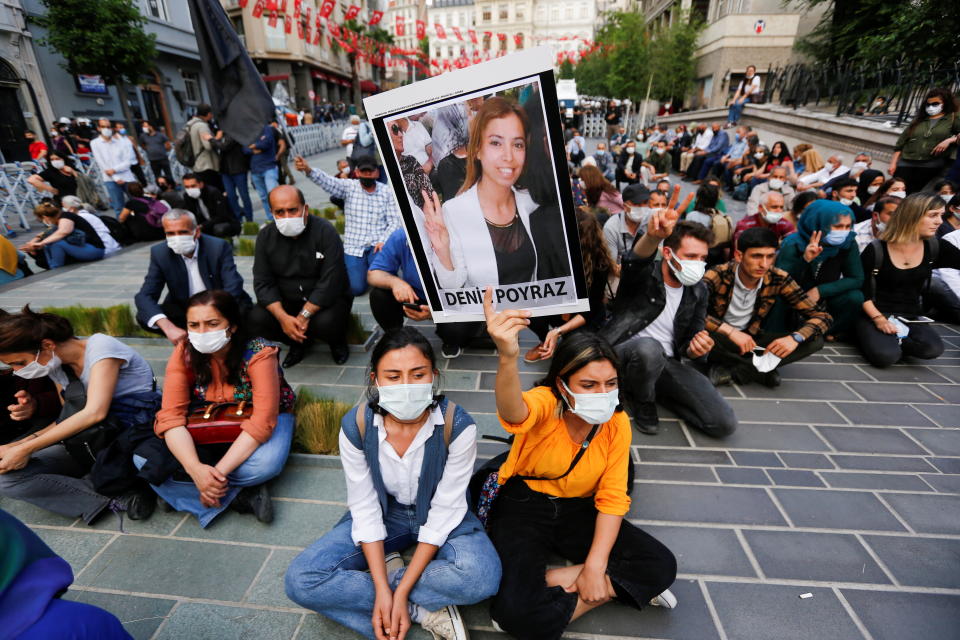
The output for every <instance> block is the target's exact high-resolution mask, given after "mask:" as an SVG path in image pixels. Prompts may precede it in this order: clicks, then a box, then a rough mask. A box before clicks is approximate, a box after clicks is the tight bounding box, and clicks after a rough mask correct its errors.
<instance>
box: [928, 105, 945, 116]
mask: <svg viewBox="0 0 960 640" xmlns="http://www.w3.org/2000/svg"><path fill="white" fill-rule="evenodd" d="M941 111H943V105H942V104H928V105H927V115H928V116H935V115H937V114H939V113H940V112H941Z"/></svg>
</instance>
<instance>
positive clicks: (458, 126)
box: [431, 111, 470, 202]
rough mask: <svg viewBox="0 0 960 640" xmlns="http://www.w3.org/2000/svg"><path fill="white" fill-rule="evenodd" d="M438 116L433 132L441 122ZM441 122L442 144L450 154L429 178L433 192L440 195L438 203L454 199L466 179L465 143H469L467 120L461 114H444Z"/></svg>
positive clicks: (438, 164)
mask: <svg viewBox="0 0 960 640" xmlns="http://www.w3.org/2000/svg"><path fill="white" fill-rule="evenodd" d="M440 116H441V114H440V113H438V114H437V124H435V125H434V132H436V130H437V126H438V125H439V123H440V122H441V117H440ZM443 122H444V123H445V125H444V126H445V131H446V137H445V139H444V144H445V145H446V146H449V147H450V152H449V153H448V154H446V155H445V156H442V157H441V159H440V160H439V161H438V162H437V170H436V171H434V173H433V176H432V178H431V179H432V181H433V188H434V190H435V191H436V192H437V193H438V194H439V195H440V202H446V201H447V200H451V199H453V198H455V197H456V195H457V193H458V192H459V191H460V187H461V186H463V181H464V180H466V178H467V143H468V142H469V141H470V131H469V129H468V126H467V119H466V116H465V115H462V114H461V112H459V111H453V112H449V113H446V112H445V113H444V114H443ZM435 144H436V143H435Z"/></svg>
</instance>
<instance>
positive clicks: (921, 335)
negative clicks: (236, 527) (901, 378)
mask: <svg viewBox="0 0 960 640" xmlns="http://www.w3.org/2000/svg"><path fill="white" fill-rule="evenodd" d="M907 326H908V327H910V333H909V334H908V335H907V337H906V338H904V339H903V340H900V339H899V338H897V336H896V334H894V335H889V334H886V333H883V332H881V331H880V330H879V329H877V326H876V325H875V324H873V320H871V319H870V318H868V317H867V316H866V315H861V316H860V317H859V318H857V324H856V327H857V329H856V334H857V336H858V337H859V338H860V351H861V352H862V353H863V357H864V358H866V359H867V361H868V362H869V363H870V364H872V365H873V366H875V367H881V368H883V367H889V366H890V365H892V364H894V363H896V362H897V361H899V360H900V358H902V357H903V356H913V357H914V358H921V359H923V360H932V359H933V358H937V357H939V356H940V354H942V353H943V340H942V339H941V338H940V335H939V334H938V333H937V332H936V331H935V330H934V328H933V327H931V326H930V325H929V324H909V325H907Z"/></svg>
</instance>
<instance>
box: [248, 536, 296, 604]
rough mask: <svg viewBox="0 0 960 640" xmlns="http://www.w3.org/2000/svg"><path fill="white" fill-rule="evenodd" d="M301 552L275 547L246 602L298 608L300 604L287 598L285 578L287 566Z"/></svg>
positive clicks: (252, 586) (251, 588)
mask: <svg viewBox="0 0 960 640" xmlns="http://www.w3.org/2000/svg"><path fill="white" fill-rule="evenodd" d="M299 554H300V552H299V551H291V550H288V549H274V550H273V553H272V554H271V555H270V558H269V559H268V560H267V563H266V564H265V565H264V566H263V569H262V570H261V571H260V575H259V576H257V579H256V580H255V581H254V583H253V585H251V586H250V591H249V592H248V594H247V598H246V600H245V602H247V603H249V604H256V605H265V606H269V607H290V608H298V607H299V605H297V604H296V603H294V602H293V601H292V600H290V599H289V598H287V593H286V590H285V588H284V585H283V578H284V576H285V575H286V574H287V567H289V566H290V563H291V562H293V559H294V558H296V557H297V555H299Z"/></svg>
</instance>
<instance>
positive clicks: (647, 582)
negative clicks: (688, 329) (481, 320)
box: [484, 291, 677, 639]
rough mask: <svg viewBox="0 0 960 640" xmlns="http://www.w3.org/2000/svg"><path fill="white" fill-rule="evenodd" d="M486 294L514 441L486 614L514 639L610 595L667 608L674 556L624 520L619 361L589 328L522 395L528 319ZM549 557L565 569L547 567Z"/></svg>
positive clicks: (569, 340) (503, 410) (547, 631)
mask: <svg viewBox="0 0 960 640" xmlns="http://www.w3.org/2000/svg"><path fill="white" fill-rule="evenodd" d="M491 297H492V294H491V291H487V295H486V299H485V304H484V310H485V313H486V316H487V331H488V332H489V333H490V336H491V337H492V338H493V340H494V342H495V343H496V345H497V352H498V353H499V357H500V362H499V366H498V368H497V379H496V387H495V392H496V399H497V413H498V415H499V417H500V424H502V425H503V427H504V428H505V429H506V430H507V431H509V432H510V433H512V434H514V436H515V439H514V442H513V445H512V447H511V449H510V453H509V456H508V457H507V460H506V461H505V462H504V464H503V465H502V466H501V467H500V469H499V472H498V479H497V482H498V483H499V485H500V492H499V495H498V497H497V499H496V502H495V504H494V507H493V512H492V513H491V518H490V521H489V525H490V539H491V540H492V541H493V544H494V546H495V547H496V549H497V552H498V553H499V554H500V561H501V563H502V564H503V577H502V579H501V581H500V592H499V593H498V594H497V595H496V596H495V597H494V600H493V605H492V609H491V615H492V617H493V619H494V620H495V621H496V622H497V623H498V624H499V625H500V626H501V627H502V628H503V630H504V631H506V632H507V633H509V634H511V635H513V636H515V637H517V638H521V639H527V638H531V639H532V638H537V639H541V638H542V639H548V638H550V639H552V638H559V637H560V636H561V635H562V634H563V632H564V630H565V629H566V627H567V625H568V624H570V622H571V621H573V620H575V619H577V618H578V617H580V616H582V615H583V614H584V613H586V612H587V611H590V610H591V609H594V608H596V607H598V606H600V605H602V604H604V603H605V602H608V601H610V600H619V601H620V602H621V603H622V604H626V605H629V606H633V607H635V608H637V609H640V608H641V607H643V606H646V604H647V603H648V602H649V603H650V604H654V605H658V606H666V607H670V608H672V607H673V606H675V605H676V598H674V596H673V594H671V593H670V592H669V591H668V590H667V587H669V586H670V585H671V584H672V583H673V580H674V578H675V577H676V572H677V563H676V560H675V559H674V557H673V554H672V553H671V552H670V550H669V549H667V548H666V547H665V546H664V545H663V544H661V543H660V542H658V541H657V540H655V539H654V538H653V537H652V536H650V535H649V534H647V533H644V532H643V531H641V530H640V529H638V528H637V527H635V526H634V525H632V524H630V523H629V522H624V521H623V517H624V516H625V515H626V514H627V512H628V511H629V509H630V496H629V493H628V483H629V479H628V476H629V466H630V465H629V463H630V440H631V436H632V434H631V430H630V419H629V418H628V417H627V414H626V413H624V411H623V410H622V408H621V407H620V398H619V392H618V386H617V385H618V373H617V367H618V362H617V356H616V354H615V353H614V352H613V349H612V348H611V347H610V345H609V344H607V343H606V341H604V340H603V338H601V337H600V336H598V335H596V334H594V333H590V332H577V333H574V334H571V335H570V336H568V337H566V338H564V340H563V341H562V342H561V343H560V345H559V346H558V347H557V350H556V353H555V355H554V357H553V361H552V362H551V363H550V370H549V371H548V372H547V376H546V377H545V378H544V379H543V380H542V381H541V382H540V384H539V386H536V387H534V388H533V389H531V390H530V391H527V392H522V391H521V387H520V375H519V373H518V369H517V357H518V355H519V352H520V349H519V345H518V341H517V335H518V333H519V332H520V331H521V330H522V329H524V328H525V327H526V326H527V325H528V324H529V320H528V317H529V315H530V312H529V311H503V312H501V313H496V314H495V313H494V312H493V310H492V305H491ZM581 451H582V455H580V454H579V452H581ZM577 458H578V459H577ZM575 459H576V462H575V463H574V460H575ZM550 555H559V556H560V557H562V558H565V559H566V560H569V561H570V562H571V563H572V565H571V566H567V567H561V568H556V569H549V570H548V569H547V559H548V557H549V556H550Z"/></svg>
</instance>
